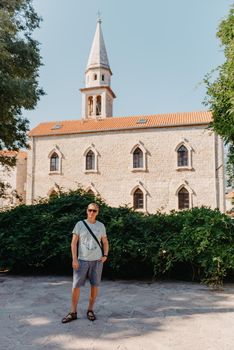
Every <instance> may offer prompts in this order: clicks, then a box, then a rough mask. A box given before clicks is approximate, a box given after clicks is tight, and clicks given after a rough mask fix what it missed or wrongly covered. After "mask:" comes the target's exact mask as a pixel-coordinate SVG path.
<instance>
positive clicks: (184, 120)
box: [29, 111, 212, 136]
mask: <svg viewBox="0 0 234 350" xmlns="http://www.w3.org/2000/svg"><path fill="white" fill-rule="evenodd" d="M211 120H212V113H211V112H208V111H202V112H188V113H186V112H184V113H169V114H156V115H144V116H132V117H111V118H105V119H89V120H65V121H58V122H48V123H41V124H39V125H38V126H36V127H35V128H34V129H32V130H31V131H30V132H29V136H47V135H64V134H79V133H93V132H101V131H117V130H128V129H145V128H147V129H148V128H168V127H179V126H191V125H208V124H209V123H210V122H211Z"/></svg>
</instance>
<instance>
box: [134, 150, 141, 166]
mask: <svg viewBox="0 0 234 350" xmlns="http://www.w3.org/2000/svg"><path fill="white" fill-rule="evenodd" d="M133 168H134V169H136V168H143V152H142V150H141V149H140V148H139V147H137V148H136V149H135V151H134V152H133Z"/></svg>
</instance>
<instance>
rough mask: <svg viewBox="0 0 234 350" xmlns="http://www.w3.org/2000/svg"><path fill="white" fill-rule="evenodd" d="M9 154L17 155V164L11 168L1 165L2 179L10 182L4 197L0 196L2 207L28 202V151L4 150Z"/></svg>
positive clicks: (0, 178) (0, 173) (10, 155)
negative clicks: (7, 168)
mask: <svg viewBox="0 0 234 350" xmlns="http://www.w3.org/2000/svg"><path fill="white" fill-rule="evenodd" d="M4 153H6V155H7V156H9V157H13V156H16V165H15V166H14V167H13V168H10V169H9V170H6V169H5V167H3V166H0V180H1V182H3V183H5V184H8V185H9V187H8V188H7V190H6V192H5V195H4V197H2V198H0V209H4V208H9V207H12V206H15V205H17V204H22V203H26V178H27V153H26V152H18V153H17V152H10V151H9V152H7V151H6V152H4Z"/></svg>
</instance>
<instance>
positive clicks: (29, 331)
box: [0, 275, 234, 350]
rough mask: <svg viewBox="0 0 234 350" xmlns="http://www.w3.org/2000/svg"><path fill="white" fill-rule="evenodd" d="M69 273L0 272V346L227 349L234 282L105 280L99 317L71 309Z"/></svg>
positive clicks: (4, 349) (232, 341)
mask: <svg viewBox="0 0 234 350" xmlns="http://www.w3.org/2000/svg"><path fill="white" fill-rule="evenodd" d="M70 292H71V278H70V277H54V276H53V277H19V276H17V277H14V276H4V275H0V349H1V350H13V349H14V350H39V349H43V350H44V349H45V350H47V349H48V350H52V349H53V350H64V349H66V350H233V349H234V285H233V284H229V285H226V286H225V288H224V290H223V291H221V292H214V291H210V290H209V289H208V288H206V287H205V286H202V285H200V284H196V283H180V282H155V283H152V284H151V283H145V282H129V281H127V282H126V281H117V282H113V281H104V282H103V283H102V288H101V290H100V296H99V299H98V302H97V305H96V313H97V316H98V320H97V321H95V322H90V321H88V320H87V319H86V305H87V302H88V283H87V285H86V286H85V287H84V288H83V289H82V294H81V300H80V309H79V319H78V320H77V321H74V322H72V323H69V324H65V325H63V324H61V318H62V317H63V316H65V314H66V313H67V311H68V309H69V304H70Z"/></svg>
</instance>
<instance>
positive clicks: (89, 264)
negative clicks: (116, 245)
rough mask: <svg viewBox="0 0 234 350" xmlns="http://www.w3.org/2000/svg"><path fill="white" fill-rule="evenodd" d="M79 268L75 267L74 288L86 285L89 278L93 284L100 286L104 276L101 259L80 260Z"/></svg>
mask: <svg viewBox="0 0 234 350" xmlns="http://www.w3.org/2000/svg"><path fill="white" fill-rule="evenodd" d="M78 261H79V264H80V265H79V268H78V270H74V269H73V285H72V287H73V288H79V287H82V286H84V285H85V281H86V279H87V278H88V279H89V281H90V284H91V286H99V284H100V282H101V277H102V269H103V262H102V261H99V260H94V261H85V260H80V259H79V260H78Z"/></svg>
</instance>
